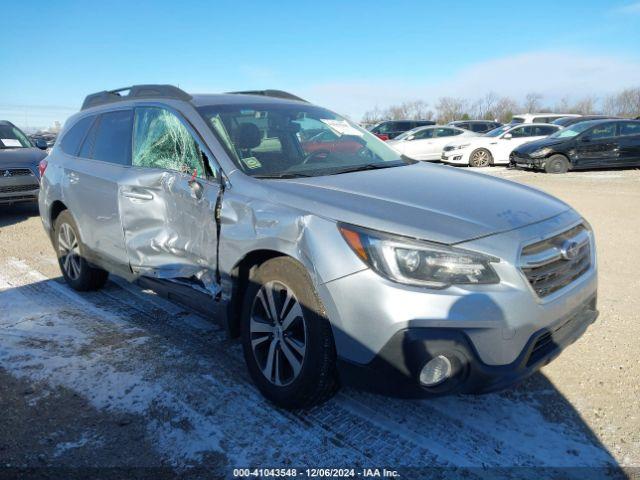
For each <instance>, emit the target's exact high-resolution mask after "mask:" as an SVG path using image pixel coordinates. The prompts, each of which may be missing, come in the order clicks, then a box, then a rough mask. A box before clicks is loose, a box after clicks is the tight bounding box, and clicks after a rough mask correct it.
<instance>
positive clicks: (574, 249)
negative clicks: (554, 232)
mask: <svg viewBox="0 0 640 480" xmlns="http://www.w3.org/2000/svg"><path fill="white" fill-rule="evenodd" d="M579 251H580V247H579V245H578V243H577V242H574V241H573V240H565V241H564V242H563V243H562V245H561V246H560V255H562V258H564V259H565V260H573V259H574V258H576V257H577V256H578V252H579Z"/></svg>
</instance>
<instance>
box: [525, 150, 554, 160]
mask: <svg viewBox="0 0 640 480" xmlns="http://www.w3.org/2000/svg"><path fill="white" fill-rule="evenodd" d="M551 152H552V150H551V149H550V148H549V147H544V148H540V149H538V150H534V151H533V152H531V153H530V154H529V156H530V157H531V158H542V157H546V156H547V155H549V154H550V153H551Z"/></svg>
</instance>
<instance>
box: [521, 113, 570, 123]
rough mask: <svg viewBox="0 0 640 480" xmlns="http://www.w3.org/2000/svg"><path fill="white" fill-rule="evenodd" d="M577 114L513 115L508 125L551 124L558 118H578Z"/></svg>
mask: <svg viewBox="0 0 640 480" xmlns="http://www.w3.org/2000/svg"><path fill="white" fill-rule="evenodd" d="M580 116H582V115H578V114H577V113H522V114H519V115H514V116H513V118H512V119H511V122H509V124H510V125H515V124H518V123H551V122H553V121H554V120H557V119H559V118H566V117H580Z"/></svg>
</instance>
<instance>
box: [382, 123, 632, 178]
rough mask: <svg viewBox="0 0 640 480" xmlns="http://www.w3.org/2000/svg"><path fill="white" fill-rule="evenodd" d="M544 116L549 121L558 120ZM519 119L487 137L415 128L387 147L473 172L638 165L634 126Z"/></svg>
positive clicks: (451, 127) (453, 126)
mask: <svg viewBox="0 0 640 480" xmlns="http://www.w3.org/2000/svg"><path fill="white" fill-rule="evenodd" d="M545 115H547V116H546V117H544V118H543V120H547V121H549V120H551V119H552V118H553V117H555V116H556V115H555V114H545ZM514 118H516V117H514ZM517 118H518V120H517V121H516V122H515V123H509V124H507V125H503V126H500V127H498V128H495V129H493V130H491V131H489V132H487V133H485V134H479V133H475V132H472V131H470V130H465V129H463V128H461V127H460V126H461V125H469V123H470V122H451V123H450V124H448V125H433V126H428V127H418V128H414V129H412V130H409V131H408V132H405V133H403V134H400V135H398V136H397V137H396V138H395V139H393V140H389V141H388V143H389V145H390V146H391V147H393V148H394V149H395V150H396V151H398V152H399V153H402V154H403V155H405V156H407V157H409V158H412V159H415V160H422V161H437V160H440V161H442V162H443V163H448V164H451V165H468V166H471V167H487V166H492V165H509V166H511V167H527V168H534V169H539V170H544V171H545V172H549V173H563V172H566V171H568V170H573V169H584V168H606V167H624V166H636V165H639V164H640V132H639V131H638V129H640V127H639V126H638V125H639V122H638V120H625V119H620V118H612V117H606V116H600V115H590V116H580V115H571V116H567V117H561V118H556V119H555V120H553V123H532V122H531V120H533V119H536V118H539V117H537V116H536V114H527V115H518V116H517ZM485 123H487V122H485Z"/></svg>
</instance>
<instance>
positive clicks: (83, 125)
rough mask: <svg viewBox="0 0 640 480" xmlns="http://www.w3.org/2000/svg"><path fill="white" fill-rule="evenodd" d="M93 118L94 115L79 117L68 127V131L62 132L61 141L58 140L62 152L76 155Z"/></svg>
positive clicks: (94, 117)
mask: <svg viewBox="0 0 640 480" xmlns="http://www.w3.org/2000/svg"><path fill="white" fill-rule="evenodd" d="M95 119H96V116H95V115H91V116H89V117H84V118H81V119H80V120H78V121H77V122H76V123H75V125H74V126H73V127H71V128H70V129H69V131H67V133H65V134H64V137H62V141H61V142H60V148H61V149H62V151H63V152H64V153H66V154H68V155H74V156H76V155H78V150H80V143H82V140H84V137H85V136H86V135H87V132H88V131H89V128H90V127H91V125H92V124H93V121H94V120H95Z"/></svg>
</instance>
